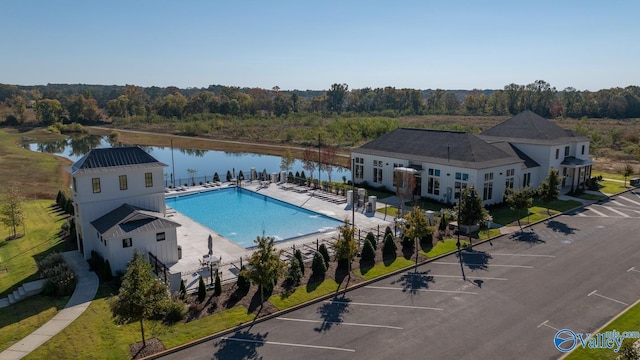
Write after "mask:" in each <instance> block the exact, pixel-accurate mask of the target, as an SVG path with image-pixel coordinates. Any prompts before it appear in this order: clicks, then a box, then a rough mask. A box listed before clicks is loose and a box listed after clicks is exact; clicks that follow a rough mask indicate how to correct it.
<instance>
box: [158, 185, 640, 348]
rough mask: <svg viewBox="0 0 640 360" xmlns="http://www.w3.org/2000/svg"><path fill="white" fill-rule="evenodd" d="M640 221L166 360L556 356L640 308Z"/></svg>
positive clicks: (489, 251) (529, 243)
mask: <svg viewBox="0 0 640 360" xmlns="http://www.w3.org/2000/svg"><path fill="white" fill-rule="evenodd" d="M638 218H640V197H639V196H638V195H636V194H634V193H631V192H627V193H625V194H622V195H619V196H617V197H615V198H614V199H612V200H611V201H608V202H605V203H602V204H594V205H591V206H588V207H587V208H585V209H584V210H583V211H577V212H575V213H573V214H568V215H562V216H559V217H555V218H553V219H551V220H549V221H547V222H544V223H540V224H537V225H535V226H532V227H530V228H527V229H525V230H524V232H522V233H515V234H511V235H508V236H503V237H501V238H499V239H496V240H494V241H492V242H487V243H484V244H481V245H476V246H474V249H473V251H463V252H462V253H461V254H460V256H457V255H450V256H447V257H445V258H442V259H439V260H437V261H434V262H431V263H428V264H425V265H422V266H420V267H418V269H417V272H416V273H414V272H413V269H411V270H409V271H406V272H403V273H402V274H399V275H396V276H392V277H390V278H387V279H384V280H380V281H377V282H374V283H371V284H369V285H368V286H365V287H363V288H359V289H356V290H353V291H350V292H348V293H346V294H344V295H340V296H337V297H335V298H333V299H331V300H330V301H324V302H320V303H317V304H314V305H311V306H307V307H305V308H302V309H299V310H296V311H293V312H290V313H287V314H285V315H282V316H280V317H278V318H274V319H271V320H267V321H264V322H260V323H256V324H254V325H253V326H251V327H247V328H245V329H243V330H242V331H238V332H235V333H232V334H229V335H227V336H225V337H220V338H216V339H214V340H211V341H208V342H205V343H203V344H200V345H197V346H194V347H191V348H188V349H185V350H182V351H180V352H178V353H175V354H171V355H168V356H166V357H165V358H167V359H184V358H189V359H211V358H216V359H253V358H264V359H300V358H305V359H326V358H331V359H373V358H375V359H387V358H407V359H411V358H431V359H451V358H455V359H513V358H535V359H539V358H557V357H560V356H561V355H562V353H560V352H559V351H558V350H556V348H555V347H554V345H553V337H554V335H555V333H556V332H557V330H558V329H564V328H567V329H571V330H573V331H575V332H583V333H587V332H593V331H595V330H596V329H598V328H599V327H600V326H602V325H603V324H605V323H606V322H607V321H608V320H609V319H611V318H612V317H613V316H615V315H616V314H618V313H620V312H621V311H623V310H624V309H625V308H627V307H628V305H630V304H632V303H633V302H635V301H636V300H637V299H638V298H640V236H638V233H639V232H640V222H639V221H638ZM617 330H619V331H625V330H637V329H617ZM602 351H605V350H602Z"/></svg>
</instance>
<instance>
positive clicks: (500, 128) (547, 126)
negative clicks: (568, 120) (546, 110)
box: [480, 110, 580, 140]
mask: <svg viewBox="0 0 640 360" xmlns="http://www.w3.org/2000/svg"><path fill="white" fill-rule="evenodd" d="M484 136H488V137H501V138H515V139H529V140H557V139H562V138H568V137H579V136H580V135H577V134H576V133H574V132H573V131H571V130H567V129H563V128H561V127H560V126H558V125H556V124H554V123H553V122H551V121H549V120H547V119H545V118H543V117H542V116H540V115H538V114H536V113H534V112H533V111H531V110H525V111H523V112H521V113H519V114H518V115H516V116H514V117H512V118H511V119H509V120H506V121H503V122H501V123H500V124H498V125H496V126H494V127H492V128H490V129H487V130H486V131H484V132H482V133H481V134H480V137H484Z"/></svg>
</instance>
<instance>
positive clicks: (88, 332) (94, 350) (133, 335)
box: [25, 286, 255, 359]
mask: <svg viewBox="0 0 640 360" xmlns="http://www.w3.org/2000/svg"><path fill="white" fill-rule="evenodd" d="M109 298H110V289H109V288H107V287H104V286H101V287H100V289H99V290H98V294H97V296H96V299H95V300H93V302H92V303H91V305H89V308H88V309H87V310H86V311H85V312H84V313H83V314H82V315H80V317H79V318H78V319H77V320H76V321H74V322H73V323H71V325H69V326H68V327H66V328H65V329H64V330H62V332H60V333H59V334H58V335H56V336H54V337H53V338H52V339H51V340H49V341H47V342H46V343H45V344H44V345H42V346H41V347H39V348H38V349H36V350H35V351H34V352H32V353H31V354H29V355H27V357H25V359H130V358H131V357H130V355H129V345H130V344H133V343H136V342H139V341H141V337H140V336H141V335H140V325H139V323H133V324H127V325H122V326H118V325H116V324H115V323H114V322H113V320H112V319H111V312H110V310H109V305H108V300H109ZM254 317H255V315H254V314H250V313H248V312H247V309H246V308H244V307H241V306H237V307H234V308H231V309H229V310H225V311H223V312H221V313H217V314H214V315H210V316H206V317H204V318H202V319H200V320H198V321H193V322H189V323H177V324H174V325H167V324H162V323H161V322H158V321H145V322H144V324H145V334H146V336H147V338H151V337H157V338H159V339H160V340H161V341H162V343H163V344H164V345H165V347H167V348H172V347H175V346H178V345H180V344H184V343H187V342H189V341H193V340H196V339H199V338H202V337H204V336H206V335H209V334H213V333H216V332H219V331H221V330H224V329H228V328H231V327H233V326H236V325H239V324H242V323H246V322H249V321H252V320H253V319H254Z"/></svg>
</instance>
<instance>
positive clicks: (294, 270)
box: [287, 256, 302, 286]
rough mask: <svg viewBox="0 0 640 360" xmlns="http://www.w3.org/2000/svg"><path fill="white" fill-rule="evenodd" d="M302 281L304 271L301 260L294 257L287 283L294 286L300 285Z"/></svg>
mask: <svg viewBox="0 0 640 360" xmlns="http://www.w3.org/2000/svg"><path fill="white" fill-rule="evenodd" d="M301 279H302V270H301V266H300V260H298V258H297V257H295V256H293V257H292V258H291V260H290V262H289V271H288V272H287V281H288V282H290V283H291V284H293V286H298V285H300V280H301Z"/></svg>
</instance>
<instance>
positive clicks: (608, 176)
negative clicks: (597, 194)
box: [591, 171, 633, 182]
mask: <svg viewBox="0 0 640 360" xmlns="http://www.w3.org/2000/svg"><path fill="white" fill-rule="evenodd" d="M598 176H602V178H603V179H614V180H620V181H624V176H622V174H620V173H605V172H600V171H598V172H596V171H593V172H592V173H591V177H598ZM630 177H633V175H632V176H630ZM628 181H629V178H627V182H628Z"/></svg>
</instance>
